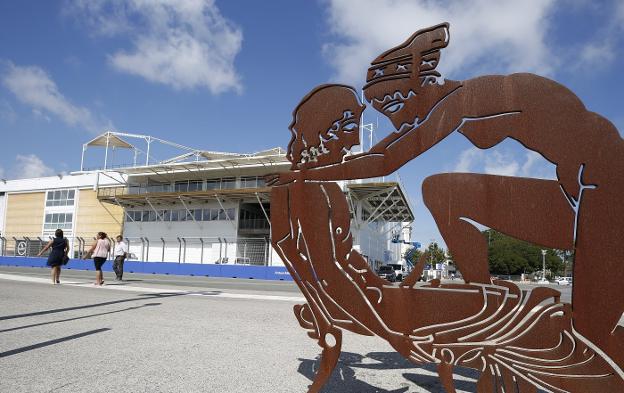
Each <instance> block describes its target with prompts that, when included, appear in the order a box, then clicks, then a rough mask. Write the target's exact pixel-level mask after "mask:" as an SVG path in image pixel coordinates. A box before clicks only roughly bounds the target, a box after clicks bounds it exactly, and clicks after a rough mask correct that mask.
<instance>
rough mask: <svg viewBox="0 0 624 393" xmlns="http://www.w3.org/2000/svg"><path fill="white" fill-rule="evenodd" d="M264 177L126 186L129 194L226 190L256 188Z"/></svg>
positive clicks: (262, 183) (261, 185)
mask: <svg viewBox="0 0 624 393" xmlns="http://www.w3.org/2000/svg"><path fill="white" fill-rule="evenodd" d="M264 186H265V182H264V178H263V177H261V176H247V177H241V178H240V180H239V182H238V183H237V180H236V178H235V177H223V178H219V179H208V180H206V181H204V180H185V181H178V182H175V183H173V184H172V183H162V184H140V185H131V186H128V193H129V194H143V193H146V192H192V191H206V190H227V189H234V188H258V187H264Z"/></svg>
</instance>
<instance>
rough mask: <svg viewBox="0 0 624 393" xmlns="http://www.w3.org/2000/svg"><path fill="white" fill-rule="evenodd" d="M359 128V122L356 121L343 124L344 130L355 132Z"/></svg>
mask: <svg viewBox="0 0 624 393" xmlns="http://www.w3.org/2000/svg"><path fill="white" fill-rule="evenodd" d="M357 128H358V125H357V123H354V122H350V123H347V124H345V125H344V126H342V130H343V131H344V132H353V131H355V130H357Z"/></svg>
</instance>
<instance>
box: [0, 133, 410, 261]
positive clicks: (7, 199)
mask: <svg viewBox="0 0 624 393" xmlns="http://www.w3.org/2000/svg"><path fill="white" fill-rule="evenodd" d="M124 136H126V137H128V136H130V137H140V138H143V139H145V140H148V141H149V142H148V149H147V151H148V152H149V151H150V150H149V143H152V142H153V141H154V140H157V139H156V138H153V137H149V136H137V135H131V134H120V133H112V132H111V133H106V134H103V135H101V136H99V137H97V138H95V139H94V140H93V141H91V142H89V143H87V144H85V146H84V148H83V152H84V151H86V150H87V148H93V147H105V149H106V154H105V157H106V158H105V163H104V166H103V167H102V168H100V169H93V170H87V169H85V168H81V170H80V171H76V172H74V173H71V174H69V175H65V176H60V175H59V176H51V177H46V178H37V179H20V180H8V181H6V182H4V183H0V233H1V238H0V240H1V241H2V253H3V255H20V256H29V255H34V254H36V252H38V251H39V249H40V247H41V245H42V244H43V243H44V242H46V241H47V239H49V237H50V236H52V235H53V234H54V231H55V230H56V229H57V228H60V229H63V231H64V232H65V235H66V237H68V238H69V239H70V243H71V248H72V250H71V252H72V255H73V256H74V257H78V256H81V255H82V254H83V253H84V252H85V249H88V247H89V246H90V244H91V243H92V242H93V238H94V236H95V234H96V233H97V232H100V231H103V232H106V233H108V234H109V235H110V236H111V238H112V237H114V236H115V235H117V234H122V235H123V237H124V238H125V239H126V240H127V241H128V243H129V249H130V254H131V259H132V260H137V261H147V262H178V263H199V264H206V263H208V264H210V263H213V264H245V265H264V266H282V265H283V263H282V261H281V260H280V259H279V257H278V256H277V254H276V253H275V252H274V251H273V250H272V248H271V246H270V244H271V239H270V236H271V229H270V220H269V217H270V215H271V200H270V199H271V198H270V196H271V194H270V188H269V187H266V185H265V183H264V176H265V175H268V174H271V173H278V172H284V171H287V170H289V168H290V162H289V161H288V160H287V158H286V154H285V152H284V150H283V149H281V148H274V149H269V150H266V151H262V152H258V153H252V154H240V153H219V152H209V151H203V150H194V149H190V148H185V149H186V150H185V152H184V153H183V154H181V155H177V156H174V157H172V158H170V159H167V160H161V161H157V162H156V160H153V159H152V160H150V157H149V156H148V157H147V159H146V160H145V162H141V163H138V162H136V154H135V162H134V163H133V164H131V165H125V166H122V167H115V166H114V165H113V164H112V163H110V161H109V160H108V150H109V148H111V147H112V148H114V147H117V148H126V149H133V148H135V147H134V146H133V145H132V144H130V143H129V142H127V140H126V139H127V138H124ZM164 142H166V141H164ZM167 143H169V142H167ZM170 144H171V143H170ZM176 146H180V145H176ZM83 162H84V156H83ZM339 184H340V185H341V187H342V189H343V191H344V193H345V197H346V198H347V200H348V201H349V206H350V209H351V217H352V225H351V231H352V233H353V239H354V247H355V248H356V249H357V250H358V251H359V252H360V253H361V254H362V255H364V256H365V257H366V258H367V259H368V261H369V263H370V264H371V265H372V266H373V267H377V266H378V265H380V264H384V263H396V261H398V260H400V259H401V257H402V253H403V252H404V251H405V250H404V246H403V245H401V244H396V243H393V242H392V237H393V235H395V234H396V233H397V231H401V232H402V233H404V232H405V228H406V227H407V226H409V224H410V223H411V221H413V214H412V210H411V208H410V206H409V202H408V198H407V197H406V195H405V191H404V189H403V187H402V185H401V183H400V181H385V179H374V180H366V181H348V182H339ZM408 232H409V231H408ZM403 236H405V235H403Z"/></svg>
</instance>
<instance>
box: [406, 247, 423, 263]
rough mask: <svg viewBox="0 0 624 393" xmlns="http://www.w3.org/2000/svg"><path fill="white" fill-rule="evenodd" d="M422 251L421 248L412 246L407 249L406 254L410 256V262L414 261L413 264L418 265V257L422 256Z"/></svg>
mask: <svg viewBox="0 0 624 393" xmlns="http://www.w3.org/2000/svg"><path fill="white" fill-rule="evenodd" d="M422 253H423V252H422V251H420V250H419V249H417V248H415V247H412V248H410V249H409V250H407V251H406V252H405V254H406V255H409V256H410V258H409V259H410V262H411V263H412V265H414V266H415V265H416V263H417V262H418V258H420V256H421V255H422Z"/></svg>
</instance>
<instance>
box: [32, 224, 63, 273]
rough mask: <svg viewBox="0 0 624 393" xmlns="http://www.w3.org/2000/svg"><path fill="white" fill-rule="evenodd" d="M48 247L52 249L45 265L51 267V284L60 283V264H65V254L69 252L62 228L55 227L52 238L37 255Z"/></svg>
mask: <svg viewBox="0 0 624 393" xmlns="http://www.w3.org/2000/svg"><path fill="white" fill-rule="evenodd" d="M48 249H52V251H50V255H48V263H47V265H48V266H50V267H51V268H52V284H60V283H61V265H64V264H66V263H67V262H66V261H67V260H68V259H69V257H68V255H67V254H68V253H69V242H68V241H67V239H66V238H64V237H63V231H62V230H60V229H57V230H56V232H54V239H52V240H50V241H49V242H48V244H46V245H45V247H43V249H42V250H41V251H40V252H39V254H37V256H41V255H42V254H43V253H44V252H46V251H48Z"/></svg>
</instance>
